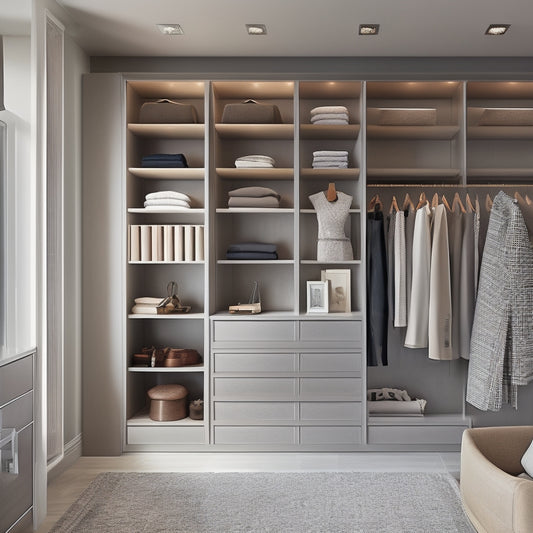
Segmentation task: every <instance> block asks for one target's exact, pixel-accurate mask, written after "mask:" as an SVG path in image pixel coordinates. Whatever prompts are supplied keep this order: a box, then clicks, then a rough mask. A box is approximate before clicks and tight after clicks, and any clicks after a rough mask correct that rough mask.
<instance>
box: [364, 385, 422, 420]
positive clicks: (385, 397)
mask: <svg viewBox="0 0 533 533" xmlns="http://www.w3.org/2000/svg"><path fill="white" fill-rule="evenodd" d="M426 403H427V402H426V400H423V399H421V398H416V399H414V400H413V399H411V397H410V396H409V394H407V391H405V390H400V389H391V388H388V387H384V388H382V389H369V390H368V391H367V405H368V413H369V414H370V415H373V416H376V415H381V416H394V415H396V416H423V414H424V410H425V408H426Z"/></svg>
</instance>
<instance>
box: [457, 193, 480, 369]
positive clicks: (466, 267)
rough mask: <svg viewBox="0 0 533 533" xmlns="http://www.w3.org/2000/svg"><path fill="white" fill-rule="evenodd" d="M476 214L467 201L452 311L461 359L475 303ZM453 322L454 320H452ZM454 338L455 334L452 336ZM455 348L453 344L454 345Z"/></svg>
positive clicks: (466, 348) (466, 351) (467, 346)
mask: <svg viewBox="0 0 533 533" xmlns="http://www.w3.org/2000/svg"><path fill="white" fill-rule="evenodd" d="M477 217H478V214H477V213H476V212H474V211H473V209H472V207H471V205H469V203H468V202H467V204H466V213H465V214H464V215H463V219H464V224H463V234H462V239H461V269H460V279H459V308H458V312H456V309H457V307H453V304H452V312H453V313H454V318H455V315H458V317H459V345H458V353H459V356H460V357H462V358H463V359H469V357H470V336H471V334H472V322H473V320H474V309H475V305H476V287H477V271H476V248H477V242H476V219H477ZM454 323H455V322H454ZM454 340H455V336H454ZM454 349H455V346H454Z"/></svg>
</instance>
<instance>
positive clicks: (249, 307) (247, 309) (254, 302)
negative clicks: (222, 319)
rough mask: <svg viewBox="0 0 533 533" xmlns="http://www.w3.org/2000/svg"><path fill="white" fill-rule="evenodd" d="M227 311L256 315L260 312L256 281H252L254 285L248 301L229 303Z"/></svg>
mask: <svg viewBox="0 0 533 533" xmlns="http://www.w3.org/2000/svg"><path fill="white" fill-rule="evenodd" d="M229 312H230V313H240V314H245V315H256V314H258V313H260V312H261V294H260V292H259V284H258V283H257V281H254V286H253V288H252V292H251V294H250V299H249V300H248V303H247V304H241V303H238V304H237V305H230V306H229Z"/></svg>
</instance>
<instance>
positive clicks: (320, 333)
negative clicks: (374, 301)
mask: <svg viewBox="0 0 533 533" xmlns="http://www.w3.org/2000/svg"><path fill="white" fill-rule="evenodd" d="M300 340H301V341H304V342H305V341H328V342H329V341H331V342H344V343H346V342H353V343H354V346H357V347H360V345H361V322H360V321H353V320H323V321H321V320H302V321H301V322H300Z"/></svg>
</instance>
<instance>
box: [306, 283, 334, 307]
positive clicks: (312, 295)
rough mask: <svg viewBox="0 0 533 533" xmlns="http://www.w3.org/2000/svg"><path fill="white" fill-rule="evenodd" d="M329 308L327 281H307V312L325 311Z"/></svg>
mask: <svg viewBox="0 0 533 533" xmlns="http://www.w3.org/2000/svg"><path fill="white" fill-rule="evenodd" d="M328 309H329V281H308V282H307V312H308V313H327V312H328Z"/></svg>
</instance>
